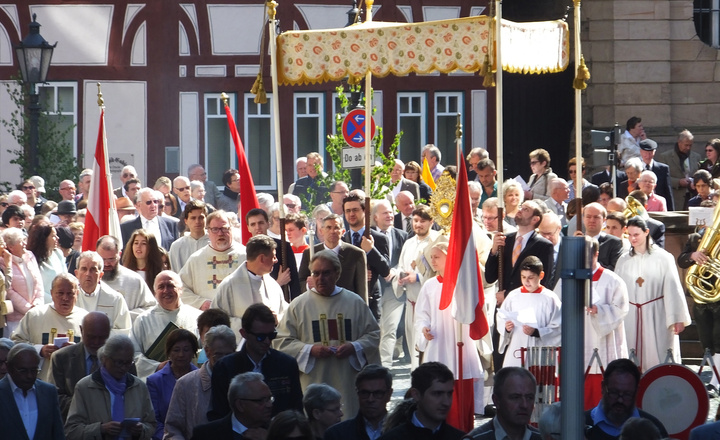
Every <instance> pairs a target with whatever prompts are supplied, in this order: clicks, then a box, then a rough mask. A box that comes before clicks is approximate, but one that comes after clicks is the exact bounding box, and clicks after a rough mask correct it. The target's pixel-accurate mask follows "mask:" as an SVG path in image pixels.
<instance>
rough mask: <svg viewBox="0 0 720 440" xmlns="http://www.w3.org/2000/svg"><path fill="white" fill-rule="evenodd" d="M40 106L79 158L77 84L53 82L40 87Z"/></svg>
mask: <svg viewBox="0 0 720 440" xmlns="http://www.w3.org/2000/svg"><path fill="white" fill-rule="evenodd" d="M38 94H39V95H40V105H41V106H42V109H43V111H45V112H46V113H47V115H48V118H49V119H50V121H52V123H54V124H56V126H57V128H58V131H59V132H60V133H63V134H64V136H65V139H64V140H65V142H67V144H69V145H71V146H72V150H73V154H74V155H75V157H77V84H76V83H67V82H51V83H46V84H43V85H39V86H38Z"/></svg>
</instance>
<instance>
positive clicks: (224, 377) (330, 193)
mask: <svg viewBox="0 0 720 440" xmlns="http://www.w3.org/2000/svg"><path fill="white" fill-rule="evenodd" d="M691 147H692V135H691V134H690V133H689V132H688V131H687V130H685V131H683V132H682V133H680V136H679V138H678V143H677V145H676V146H675V148H674V149H673V150H671V151H668V152H667V153H665V154H663V155H660V156H661V157H662V158H663V160H664V161H665V162H667V163H666V164H665V163H661V162H659V161H656V160H655V159H654V156H655V151H656V149H657V144H656V143H655V142H654V141H652V140H651V139H647V138H646V136H645V132H644V129H643V127H642V124H641V120H640V118H635V117H633V118H631V119H630V120H629V121H628V124H627V131H626V132H625V134H624V135H623V138H622V143H621V146H620V149H619V155H620V162H621V164H622V166H623V168H624V169H623V171H620V172H619V174H618V176H617V177H616V182H617V186H618V187H617V191H616V192H617V194H618V195H621V194H624V195H625V196H626V197H627V199H626V198H623V197H622V196H620V197H615V191H613V188H612V183H611V182H612V181H613V179H611V177H610V175H609V170H604V171H601V172H599V173H597V174H595V175H593V176H592V178H591V180H590V181H588V180H585V178H584V174H585V163H584V161H580V163H578V162H577V161H576V160H575V159H574V158H573V159H572V160H571V161H570V162H569V163H568V166H567V176H568V178H569V180H565V179H563V178H561V177H558V175H557V174H556V173H555V172H553V170H552V168H551V167H550V162H551V158H550V154H549V153H548V152H547V151H546V150H543V149H537V150H534V151H532V152H531V153H530V155H529V159H530V161H529V165H530V168H531V170H532V174H531V176H530V177H529V179H527V181H525V180H524V179H510V180H507V181H505V182H498V181H497V172H496V169H495V163H494V161H493V160H492V159H491V158H490V157H489V155H488V153H487V151H486V150H484V149H482V148H475V149H473V150H471V151H470V153H469V154H468V156H467V161H468V168H469V183H468V193H469V196H470V205H471V212H472V214H473V217H474V220H475V225H474V227H475V228H477V229H478V231H479V233H477V234H475V241H476V243H475V245H476V248H477V249H478V254H479V260H480V261H481V264H482V277H483V280H482V281H483V286H484V292H485V304H484V312H485V313H486V319H487V320H488V322H489V323H490V328H491V332H490V333H489V334H488V335H487V336H486V337H485V338H484V339H483V340H481V341H473V340H472V339H470V337H469V334H468V330H467V328H465V329H462V330H460V331H461V334H456V332H457V331H458V327H457V326H456V325H455V321H454V319H453V317H452V314H451V313H450V309H446V310H439V307H438V305H439V302H440V296H441V292H442V286H443V276H444V275H445V266H446V259H447V253H448V237H447V236H445V235H444V234H442V232H441V231H440V229H441V228H440V227H439V226H438V224H437V223H436V222H435V219H434V218H433V216H432V209H431V208H430V207H429V206H428V203H429V201H430V200H431V199H432V189H431V185H428V183H434V181H437V180H439V179H442V178H443V177H442V176H444V175H449V176H451V177H453V178H454V177H455V175H456V173H457V172H458V171H460V172H464V171H465V164H462V165H461V167H460V169H458V167H455V166H447V167H445V166H443V165H442V164H441V152H440V150H439V149H438V148H437V147H435V146H433V145H427V146H426V147H425V148H424V149H423V153H422V160H420V161H419V162H427V164H428V168H429V170H430V176H428V174H427V173H426V174H425V175H424V177H425V178H426V179H433V182H425V181H423V172H422V171H423V167H422V166H421V165H420V164H419V163H418V162H409V163H407V164H405V163H403V162H402V161H400V160H395V166H394V168H393V170H392V172H391V176H390V177H391V179H390V183H389V184H388V188H386V189H387V196H386V197H384V198H382V199H380V200H372V201H371V203H370V204H369V205H368V204H367V203H366V197H365V193H364V192H363V191H362V190H359V189H352V190H351V189H350V188H349V187H348V184H347V183H346V182H342V181H337V182H332V183H330V184H327V183H326V179H324V178H323V176H324V175H325V173H324V171H323V168H324V164H323V157H322V156H321V155H319V154H317V153H311V154H308V155H307V157H305V158H300V159H298V160H297V163H296V170H297V173H298V176H299V178H298V180H297V181H296V182H294V183H293V184H292V185H291V187H290V191H289V192H288V194H285V196H284V197H283V200H281V201H277V202H276V201H275V199H274V197H273V196H272V195H270V194H267V193H259V194H258V203H259V205H260V208H258V209H252V210H250V211H249V212H248V213H247V215H246V216H245V218H239V217H238V213H239V212H241V211H240V210H239V203H240V202H239V200H240V199H239V194H240V192H241V191H242V188H240V183H239V181H240V174H239V172H238V171H237V170H235V169H229V170H227V171H226V172H225V173H224V174H223V176H222V190H220V189H219V188H218V187H217V186H216V185H215V184H214V183H213V182H212V181H209V180H207V174H206V172H205V170H204V168H203V167H202V166H201V165H198V164H194V165H191V166H190V167H189V168H188V170H187V175H186V176H179V177H176V178H175V179H173V180H170V179H169V178H167V177H161V178H159V179H157V181H156V182H155V183H154V185H153V186H152V187H149V186H143V185H142V183H141V182H140V180H139V179H138V174H137V172H136V170H135V169H134V168H133V167H132V166H126V167H125V168H123V170H122V173H121V181H122V186H121V187H119V188H117V189H116V190H115V191H114V196H115V198H116V206H117V208H118V215H119V217H120V218H119V220H120V222H121V227H120V229H121V236H119V237H113V236H109V235H108V236H103V237H101V238H100V239H99V240H98V241H97V243H96V245H95V250H94V251H87V250H86V251H84V252H83V251H82V249H81V243H82V234H83V227H84V226H83V216H84V209H85V207H86V204H87V200H88V192H89V189H90V186H91V185H90V182H91V179H92V171H91V170H85V171H83V173H82V174H81V176H80V179H79V181H78V184H77V189H76V186H75V183H74V182H72V181H70V180H66V181H63V182H62V183H61V184H60V187H59V194H60V197H61V198H62V200H59V201H57V202H55V201H49V200H46V199H45V198H44V196H43V194H45V188H44V181H43V179H42V178H41V177H38V176H34V177H32V178H30V179H27V180H25V181H23V182H22V184H21V185H20V186H19V189H18V190H16V191H12V192H10V193H9V194H7V195H3V196H0V211H2V212H1V214H2V228H3V229H2V232H0V251H1V253H2V258H0V272H1V274H2V277H0V281H2V283H0V284H1V285H0V290H1V291H2V297H1V298H0V299H2V300H3V301H0V305H1V306H2V309H0V312H2V315H1V316H0V317H1V318H2V319H3V321H4V326H3V327H2V328H1V329H0V331H1V332H4V336H7V337H8V338H9V339H0V361H2V362H1V363H0V377H2V376H4V378H3V379H2V380H0V401H3V399H4V400H5V401H6V402H7V403H9V404H11V405H14V406H16V407H17V408H18V413H17V414H15V416H13V417H14V420H13V421H12V422H9V423H10V425H11V429H14V430H15V431H12V432H17V433H26V434H27V436H28V438H65V437H66V438H78V439H84V438H143V439H145V438H147V439H150V438H153V439H163V438H167V439H181V438H198V439H204V438H210V437H211V436H219V438H247V439H283V438H307V439H312V438H315V439H317V438H327V439H339V438H348V437H350V438H358V439H361V438H362V439H369V440H377V439H378V438H383V439H395V438H398V439H399V438H408V437H412V436H416V437H419V438H443V439H445V438H448V439H455V438H461V437H464V436H465V437H466V438H472V439H490V438H493V439H494V438H509V439H520V438H523V439H527V438H531V439H536V438H545V439H547V438H553V439H557V438H560V437H559V431H558V429H557V426H559V425H558V424H559V411H558V409H557V406H550V407H548V408H547V409H546V410H545V413H544V414H543V416H542V418H541V419H540V421H541V424H540V428H541V431H540V432H538V431H535V430H534V428H531V427H529V425H528V423H529V422H530V418H531V416H534V415H535V416H537V415H539V414H537V411H535V412H534V411H533V406H534V402H535V390H536V379H535V377H534V376H533V375H532V374H530V373H529V372H528V370H527V367H528V359H527V358H525V356H526V353H527V352H528V351H530V350H532V348H533V347H547V346H550V347H556V346H559V345H560V341H561V313H560V310H561V306H562V301H561V299H562V279H561V273H562V267H561V262H562V255H561V254H562V247H561V242H562V240H563V238H564V237H568V236H574V235H585V236H587V237H590V238H591V239H592V240H591V242H592V258H593V259H592V273H593V283H592V286H593V287H592V303H591V304H588V306H587V309H586V312H587V314H586V317H585V354H584V358H585V363H586V364H587V365H590V366H591V367H592V368H591V373H592V376H593V377H592V378H591V380H589V381H588V383H591V384H594V385H591V386H588V387H587V389H586V402H585V407H586V410H587V413H586V418H587V420H586V424H587V425H588V426H589V427H590V428H589V429H588V431H587V432H586V436H587V438H589V439H605V438H634V437H630V436H629V435H630V434H627V436H626V434H621V431H624V429H625V428H624V427H623V426H624V425H625V426H628V427H629V428H627V429H631V428H632V426H631V425H633V424H635V423H636V422H634V421H633V420H634V418H640V419H642V420H645V421H649V422H650V424H651V427H652V428H653V429H656V430H657V432H658V437H657V438H660V437H659V436H660V435H663V436H667V432H666V431H665V429H664V427H663V426H662V423H660V422H659V421H658V420H657V419H656V418H654V417H653V416H651V415H649V414H647V413H644V412H643V411H641V410H638V409H637V408H635V406H634V401H635V399H634V397H635V392H636V391H637V385H638V382H639V374H640V372H641V371H646V370H647V369H649V368H651V367H653V366H655V365H658V364H660V363H662V362H664V360H665V357H666V354H667V352H668V349H671V350H672V355H673V356H674V358H675V360H676V361H678V362H680V348H679V339H678V335H679V333H680V332H682V331H683V329H684V327H685V326H687V325H689V324H690V314H689V310H688V307H687V303H686V301H685V295H684V291H683V285H682V283H681V282H680V278H679V276H678V272H677V270H676V268H675V261H674V257H673V256H672V255H671V254H669V253H668V252H666V251H665V250H664V249H663V246H664V233H665V229H664V225H663V224H662V222H659V221H656V220H653V219H652V218H650V217H649V216H648V215H647V214H646V211H661V210H672V209H680V208H682V207H687V206H707V205H712V203H713V200H714V198H713V195H714V188H715V187H716V182H715V179H716V178H720V166H717V161H718V157H719V151H720V140H717V139H714V140H712V141H710V142H708V144H707V147H706V153H707V160H705V161H702V162H700V160H699V157H696V153H694V152H692V151H691ZM577 173H581V175H582V176H583V178H582V182H583V184H582V194H575V189H574V180H573V179H574V178H575V177H576V176H577ZM432 186H434V185H432ZM499 189H501V190H502V191H501V193H502V197H503V200H502V201H503V203H500V200H498V196H499V194H500V193H499V191H498V190H499ZM578 199H580V200H581V202H580V203H577V200H578ZM630 202H631V203H633V204H637V203H639V204H641V205H642V206H643V209H641V210H639V211H638V212H633V215H632V216H631V218H628V216H627V215H626V212H627V205H628V203H630ZM303 204H306V206H303ZM307 204H309V205H307ZM579 205H581V207H579ZM501 208H502V209H501ZM281 210H282V211H283V212H282V213H281ZM367 211H369V213H370V217H369V218H370V219H371V221H370V224H367V223H366V215H365V213H366V212H367ZM501 213H502V215H501ZM281 214H285V215H281ZM577 216H580V219H581V221H580V222H578V221H577ZM281 217H282V218H281ZM241 222H244V224H245V225H246V226H247V228H248V230H249V231H250V233H251V234H252V238H250V239H249V240H247V242H246V243H245V244H243V240H242V237H241V232H240V226H241ZM281 225H284V228H285V231H281V227H282V226H281ZM283 232H284V234H283ZM281 235H286V237H287V238H286V240H283V239H282V237H281ZM700 237H701V236H696V237H694V238H692V240H690V241H689V242H688V243H689V244H688V248H687V249H686V252H685V253H684V254H683V260H682V262H681V265H682V264H684V265H685V266H683V267H688V266H691V265H693V264H703V263H705V262H706V261H707V258H708V257H707V255H706V253H704V252H702V249H701V250H699V251H698V249H697V246H698V242H699V240H700ZM283 246H284V247H283ZM693 246H694V248H693ZM501 268H502V269H501ZM630 305H633V306H635V307H633V308H630ZM702 306H703V305H701V304H698V305H696V308H697V307H700V308H701V309H702ZM696 313H697V312H696ZM713 313H714V312H713V311H712V310H707V311H706V314H705V315H704V316H705V318H703V319H704V321H700V320H698V325H701V324H702V325H705V326H709V328H710V330H707V331H704V332H703V329H701V331H700V335H701V340H702V342H703V344H704V345H705V346H707V347H710V348H711V350H712V351H713V353H714V352H715V351H716V350H715V345H717V348H718V350H717V351H719V352H720V340H714V339H713V337H714V334H713V331H712V330H711V329H712V325H713V320H714V314H713ZM719 322H720V321H719ZM703 323H704V324H703ZM0 336H3V333H0ZM460 339H461V340H463V342H464V344H463V345H462V347H463V348H462V350H463V365H462V368H461V367H460V365H459V363H458V360H457V353H456V351H457V347H456V344H455V342H456V341H458V340H460ZM595 349H597V350H595ZM594 353H597V355H598V357H596V358H593V354H594ZM3 356H4V357H5V359H4V360H3V359H2V358H3ZM628 358H630V359H632V361H631V360H628ZM593 359H595V360H593ZM718 360H720V359H718ZM394 362H406V363H409V364H410V367H411V370H412V383H411V388H410V390H409V391H408V393H407V395H406V397H407V398H408V399H407V401H405V402H403V403H401V404H399V405H398V406H397V408H395V409H394V410H393V411H392V412H388V408H387V404H388V402H389V400H390V396H391V395H392V391H393V390H392V379H393V378H392V375H391V374H390V370H389V368H390V367H391V366H392V365H393V363H394ZM593 364H594V365H593ZM523 367H524V368H523ZM461 369H462V371H463V376H462V377H460V374H459V372H460V370H461ZM603 370H604V374H603V373H602V371H603ZM46 382H49V383H50V384H53V385H54V386H51V385H47V384H46ZM458 387H463V389H467V390H469V392H470V394H469V395H470V396H472V397H471V399H470V401H471V403H470V404H469V405H468V406H467V408H466V410H467V411H468V412H469V416H470V417H472V415H473V414H476V415H483V414H484V415H486V416H489V417H493V419H492V420H491V421H490V422H489V423H487V424H485V425H483V426H481V427H480V428H477V429H475V430H473V431H471V432H463V431H460V430H458V429H457V428H456V426H460V422H459V418H462V417H464V416H465V415H462V414H457V413H456V412H454V411H451V410H450V409H451V406H453V390H457V389H458ZM455 405H457V402H456V403H455ZM41 420H42V421H43V422H44V423H39V421H41ZM543 420H544V422H543ZM628 420H630V421H628ZM626 422H627V423H626ZM639 423H641V422H639ZM643 426H644V425H643ZM544 427H545V428H547V429H546V431H545V432H543V429H544ZM548 427H550V428H548ZM636 429H638V428H637V427H636ZM41 433H44V434H42V435H40V434H41ZM541 436H542V437H541ZM13 438H15V437H13ZM18 438H20V437H18Z"/></svg>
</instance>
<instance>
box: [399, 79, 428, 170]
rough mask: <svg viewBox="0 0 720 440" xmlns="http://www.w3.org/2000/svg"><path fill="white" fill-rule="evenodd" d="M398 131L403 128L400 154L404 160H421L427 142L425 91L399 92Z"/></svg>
mask: <svg viewBox="0 0 720 440" xmlns="http://www.w3.org/2000/svg"><path fill="white" fill-rule="evenodd" d="M397 100H398V102H397V108H398V132H400V131H401V130H402V132H403V135H402V138H401V139H400V147H399V153H398V154H399V156H400V159H401V160H402V161H403V162H406V163H407V162H409V161H411V160H414V161H416V162H417V161H418V160H420V152H421V150H422V147H423V146H425V144H427V134H426V133H427V117H426V116H425V115H426V108H427V106H426V95H425V93H398V94H397Z"/></svg>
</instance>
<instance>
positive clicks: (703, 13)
mask: <svg viewBox="0 0 720 440" xmlns="http://www.w3.org/2000/svg"><path fill="white" fill-rule="evenodd" d="M693 20H694V21H695V32H697V35H698V37H700V40H702V41H703V42H704V43H705V44H707V45H708V46H711V47H714V48H715V49H719V48H720V0H694V1H693Z"/></svg>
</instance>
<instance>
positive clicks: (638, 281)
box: [635, 277, 645, 287]
mask: <svg viewBox="0 0 720 440" xmlns="http://www.w3.org/2000/svg"><path fill="white" fill-rule="evenodd" d="M635 282H636V283H637V285H638V286H640V287H642V285H643V283H644V282H645V280H644V279H643V278H642V277H638V279H636V280H635Z"/></svg>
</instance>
